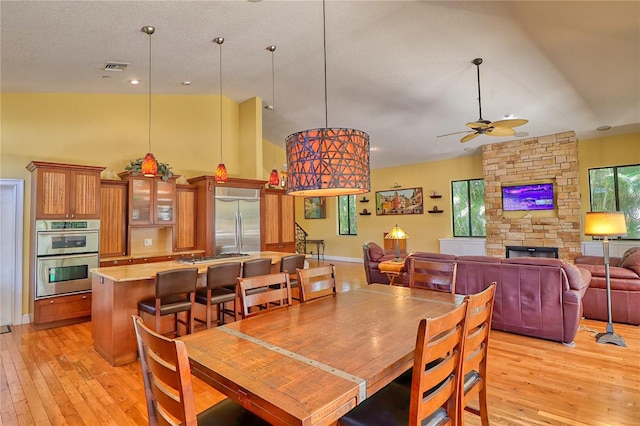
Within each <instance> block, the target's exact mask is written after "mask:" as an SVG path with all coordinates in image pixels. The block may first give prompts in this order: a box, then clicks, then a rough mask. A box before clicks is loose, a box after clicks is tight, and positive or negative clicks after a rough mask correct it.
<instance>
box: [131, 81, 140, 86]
mask: <svg viewBox="0 0 640 426" xmlns="http://www.w3.org/2000/svg"><path fill="white" fill-rule="evenodd" d="M129 83H131V84H133V85H134V86H135V85H136V84H140V80H129Z"/></svg>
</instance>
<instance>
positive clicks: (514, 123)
mask: <svg viewBox="0 0 640 426" xmlns="http://www.w3.org/2000/svg"><path fill="white" fill-rule="evenodd" d="M528 122H529V120H524V119H519V118H512V119H508V120H498V121H494V122H493V123H491V125H492V126H493V127H503V128H505V127H518V126H522V125H523V124H527V123H528Z"/></svg>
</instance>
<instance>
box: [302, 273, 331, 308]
mask: <svg viewBox="0 0 640 426" xmlns="http://www.w3.org/2000/svg"><path fill="white" fill-rule="evenodd" d="M298 279H299V282H300V301H301V302H305V301H308V300H312V299H317V298H319V297H324V296H328V295H331V294H336V267H335V266H334V265H328V266H319V267H316V268H309V269H298Z"/></svg>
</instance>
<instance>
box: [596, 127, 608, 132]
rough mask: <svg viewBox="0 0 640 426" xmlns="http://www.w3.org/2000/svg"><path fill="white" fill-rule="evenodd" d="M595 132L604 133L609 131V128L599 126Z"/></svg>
mask: <svg viewBox="0 0 640 426" xmlns="http://www.w3.org/2000/svg"><path fill="white" fill-rule="evenodd" d="M596 130H598V131H599V132H604V131H606V130H611V126H600V127H598V128H596Z"/></svg>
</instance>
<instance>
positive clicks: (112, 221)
mask: <svg viewBox="0 0 640 426" xmlns="http://www.w3.org/2000/svg"><path fill="white" fill-rule="evenodd" d="M100 204H101V206H102V211H101V213H100V256H101V257H112V256H125V255H126V254H127V182H124V181H114V180H103V181H102V182H101V184H100Z"/></svg>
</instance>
